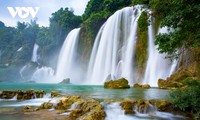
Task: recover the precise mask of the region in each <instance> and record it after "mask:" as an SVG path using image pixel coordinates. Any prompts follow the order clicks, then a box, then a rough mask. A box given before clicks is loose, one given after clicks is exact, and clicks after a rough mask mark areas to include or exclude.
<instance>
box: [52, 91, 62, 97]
mask: <svg viewBox="0 0 200 120" xmlns="http://www.w3.org/2000/svg"><path fill="white" fill-rule="evenodd" d="M59 95H60V93H59V92H58V91H51V97H52V98H54V97H58V96H59Z"/></svg>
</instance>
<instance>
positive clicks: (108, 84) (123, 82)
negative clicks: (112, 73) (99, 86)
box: [104, 78, 130, 89]
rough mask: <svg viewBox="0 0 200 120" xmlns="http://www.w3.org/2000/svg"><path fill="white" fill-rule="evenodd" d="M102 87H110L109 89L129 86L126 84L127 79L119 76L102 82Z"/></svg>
mask: <svg viewBox="0 0 200 120" xmlns="http://www.w3.org/2000/svg"><path fill="white" fill-rule="evenodd" d="M104 88H111V89H125V88H130V86H129V84H128V80H126V79H125V78H120V79H118V80H110V81H108V82H105V83H104Z"/></svg>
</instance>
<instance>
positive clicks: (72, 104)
mask: <svg viewBox="0 0 200 120" xmlns="http://www.w3.org/2000/svg"><path fill="white" fill-rule="evenodd" d="M55 108H56V109H57V110H61V111H70V114H69V118H70V120H76V119H81V120H104V118H105V112H104V109H103V106H102V105H101V104H100V102H98V101H97V100H94V99H83V98H81V97H80V96H65V97H63V98H62V99H61V100H60V101H59V103H57V105H56V106H55Z"/></svg>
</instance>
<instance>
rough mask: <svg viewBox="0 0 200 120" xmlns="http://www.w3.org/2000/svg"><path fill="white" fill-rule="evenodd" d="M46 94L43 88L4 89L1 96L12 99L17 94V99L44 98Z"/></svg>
mask: <svg viewBox="0 0 200 120" xmlns="http://www.w3.org/2000/svg"><path fill="white" fill-rule="evenodd" d="M45 94H46V93H45V91H43V90H26V91H22V90H4V91H1V92H0V98H1V99H12V98H14V97H15V96H16V99H17V100H28V99H32V98H42V97H43V96H44V95H45Z"/></svg>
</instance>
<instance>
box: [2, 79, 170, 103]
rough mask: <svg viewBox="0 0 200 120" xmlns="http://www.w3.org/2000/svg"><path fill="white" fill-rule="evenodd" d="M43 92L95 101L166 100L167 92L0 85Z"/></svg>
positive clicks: (5, 88) (132, 89)
mask: <svg viewBox="0 0 200 120" xmlns="http://www.w3.org/2000/svg"><path fill="white" fill-rule="evenodd" d="M29 89H34V90H44V91H45V92H47V93H50V92H51V91H53V90H56V91H60V92H61V93H63V94H67V95H80V96H82V97H89V98H97V99H123V98H132V99H166V98H167V96H168V93H169V90H161V89H157V88H151V89H140V88H130V89H104V87H103V86H94V85H72V84H69V85H66V84H32V83H0V90H29Z"/></svg>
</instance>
